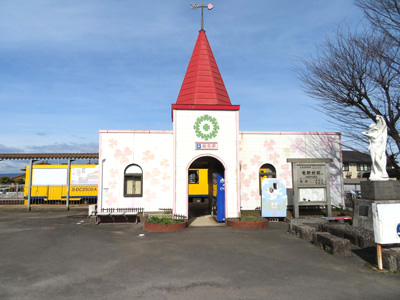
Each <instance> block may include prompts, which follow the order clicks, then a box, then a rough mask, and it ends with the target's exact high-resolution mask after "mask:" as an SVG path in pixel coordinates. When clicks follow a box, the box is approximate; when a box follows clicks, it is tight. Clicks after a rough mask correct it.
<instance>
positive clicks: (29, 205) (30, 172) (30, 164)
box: [28, 159, 36, 211]
mask: <svg viewBox="0 0 400 300" xmlns="http://www.w3.org/2000/svg"><path fill="white" fill-rule="evenodd" d="M35 161H36V160H34V159H31V161H30V163H29V183H28V211H30V210H31V190H32V174H33V163H34V162H35Z"/></svg>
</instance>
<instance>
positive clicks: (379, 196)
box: [353, 181, 400, 231]
mask: <svg viewBox="0 0 400 300" xmlns="http://www.w3.org/2000/svg"><path fill="white" fill-rule="evenodd" d="M372 203H400V182H399V181H362V182H361V199H356V200H354V215H353V226H358V227H362V228H364V229H368V230H372V231H373V230H374V224H373V220H372Z"/></svg>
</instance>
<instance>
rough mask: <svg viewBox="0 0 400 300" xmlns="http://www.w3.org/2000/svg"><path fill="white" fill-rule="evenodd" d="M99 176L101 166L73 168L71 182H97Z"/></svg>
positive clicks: (79, 183)
mask: <svg viewBox="0 0 400 300" xmlns="http://www.w3.org/2000/svg"><path fill="white" fill-rule="evenodd" d="M98 178H99V167H98V166H96V167H95V168H72V169H71V184H77V185H82V184H91V185H94V184H97V182H98Z"/></svg>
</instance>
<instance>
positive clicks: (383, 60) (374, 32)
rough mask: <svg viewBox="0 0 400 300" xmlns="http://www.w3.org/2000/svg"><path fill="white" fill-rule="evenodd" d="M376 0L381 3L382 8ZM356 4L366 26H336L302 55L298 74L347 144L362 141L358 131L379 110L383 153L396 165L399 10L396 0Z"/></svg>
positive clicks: (399, 97)
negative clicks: (383, 131) (385, 133)
mask: <svg viewBox="0 0 400 300" xmlns="http://www.w3.org/2000/svg"><path fill="white" fill-rule="evenodd" d="M374 4H376V6H373V5H374ZM378 4H379V5H382V6H383V5H386V6H384V7H387V9H388V12H387V13H383V12H382V10H381V6H379V5H378ZM389 4H392V5H393V6H390V10H389V6H388V5H389ZM357 5H358V6H359V7H361V8H362V9H363V10H364V11H365V12H366V18H367V20H369V21H370V22H371V23H370V24H371V26H369V27H367V28H365V29H364V30H362V31H360V30H358V31H355V32H351V31H350V30H348V29H342V28H338V30H337V32H336V35H335V36H334V37H333V38H330V39H327V40H326V41H325V43H323V44H322V45H321V46H320V47H319V48H318V52H317V54H316V55H315V56H310V57H308V58H305V59H303V61H302V62H303V65H302V67H301V68H300V70H299V71H298V74H299V78H300V79H301V81H302V82H303V87H304V90H305V92H306V93H307V94H308V95H310V96H311V97H313V98H316V99H318V100H320V110H321V111H323V112H324V113H325V114H326V115H328V116H329V117H331V118H332V120H333V123H335V124H337V125H340V126H341V128H342V132H343V136H344V139H346V137H347V138H348V144H347V146H348V147H349V148H351V147H352V146H353V147H354V148H359V146H360V143H365V142H367V141H366V139H365V138H364V137H362V135H361V132H362V131H364V130H365V128H366V126H368V125H369V124H370V123H371V122H375V116H376V115H382V116H383V117H384V119H385V122H386V124H387V127H388V137H389V138H388V148H387V149H388V158H389V160H390V161H391V163H392V164H393V165H394V166H396V167H397V168H398V167H399V166H398V163H397V158H398V156H399V153H400V138H399V130H400V127H399V118H400V72H399V66H400V64H399V62H400V59H399V58H400V56H399V55H400V47H399V45H400V43H399V41H398V40H397V38H399V37H400V27H399V28H397V29H396V24H397V25H399V24H400V23H396V22H395V21H396V20H400V11H399V10H398V9H396V10H394V9H393V7H394V8H398V7H397V0H357ZM389 12H390V13H389ZM367 13H369V14H367ZM395 13H396V14H397V15H395ZM385 16H386V17H387V18H389V19H388V20H387V21H384V20H386V19H385ZM390 20H393V22H389V21H390ZM379 24H381V25H383V27H382V26H381V27H379V26H378V25H379ZM396 30H397V33H396ZM396 34H397V35H396ZM392 36H395V37H396V38H393V37H392Z"/></svg>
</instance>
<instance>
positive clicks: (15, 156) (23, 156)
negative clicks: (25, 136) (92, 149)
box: [0, 153, 99, 160]
mask: <svg viewBox="0 0 400 300" xmlns="http://www.w3.org/2000/svg"><path fill="white" fill-rule="evenodd" d="M98 158H99V154H98V153H0V160H30V159H33V160H40V159H98Z"/></svg>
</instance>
